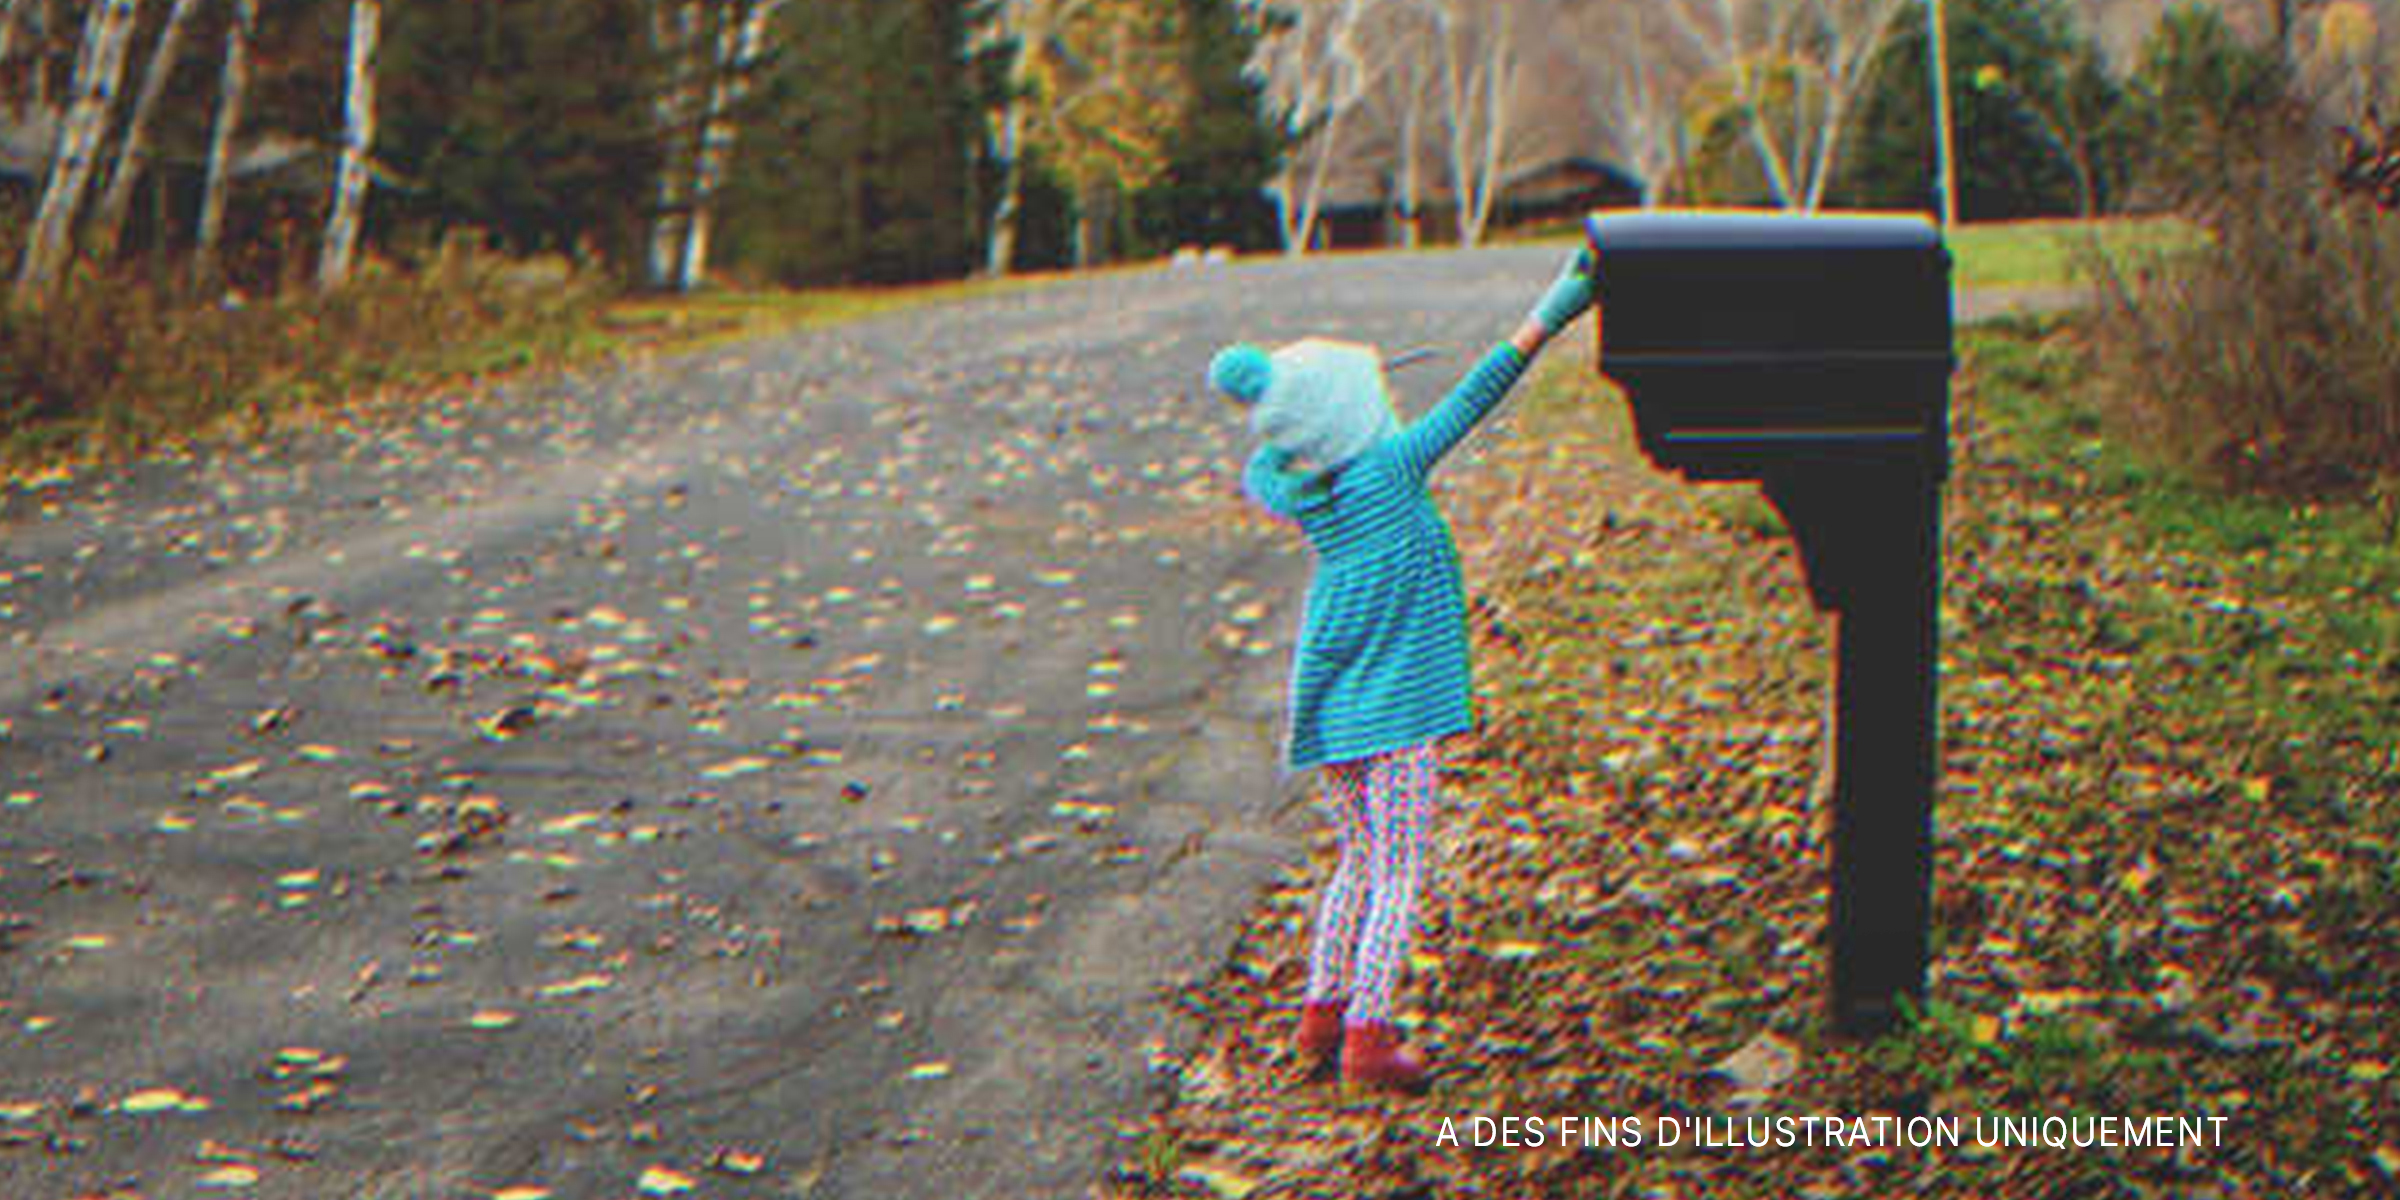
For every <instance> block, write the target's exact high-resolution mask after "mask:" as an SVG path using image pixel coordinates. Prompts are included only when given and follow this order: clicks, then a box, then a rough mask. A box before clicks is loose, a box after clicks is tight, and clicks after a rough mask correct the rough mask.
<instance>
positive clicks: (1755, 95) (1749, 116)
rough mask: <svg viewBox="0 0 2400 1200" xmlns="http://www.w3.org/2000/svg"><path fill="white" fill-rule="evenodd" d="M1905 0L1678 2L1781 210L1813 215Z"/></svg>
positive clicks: (1678, 12)
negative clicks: (1842, 140) (1851, 121)
mask: <svg viewBox="0 0 2400 1200" xmlns="http://www.w3.org/2000/svg"><path fill="white" fill-rule="evenodd" d="M1908 3H1909V0H1674V2H1673V3H1671V4H1670V5H1669V6H1668V9H1667V11H1668V12H1669V13H1671V14H1672V15H1673V16H1674V17H1675V19H1676V20H1677V21H1678V23H1679V24H1680V25H1681V26H1682V28H1683V30H1684V32H1685V34H1686V36H1688V37H1689V38H1690V39H1691V43H1692V45H1693V46H1694V47H1695V48H1696V49H1698V50H1699V51H1700V53H1701V54H1702V56H1703V58H1704V59H1705V61H1706V62H1707V64H1708V66H1709V67H1710V69H1711V70H1712V71H1714V72H1715V73H1716V74H1717V76H1718V77H1719V79H1720V80H1721V81H1722V83H1723V85H1724V87H1725V89H1726V93H1727V96H1728V98H1729V103H1730V104H1731V106H1732V108H1733V110H1734V111H1733V113H1732V116H1733V117H1734V119H1736V120H1738V121H1740V122H1741V124H1742V129H1743V132H1744V137H1745V139H1746V140H1747V141H1748V143H1749V145H1750V148H1751V149H1752V151H1754V152H1755V153H1756V154H1757V156H1758V162H1759V167H1760V169H1761V170H1762V171H1764V172H1765V174H1766V178H1767V186H1768V188H1769V189H1770V190H1771V191H1772V192H1773V193H1774V197H1775V200H1776V202H1777V203H1778V204H1781V205H1784V206H1786V207H1793V208H1800V209H1803V210H1806V211H1812V212H1813V211H1815V210H1816V208H1817V207H1818V206H1819V205H1820V204H1822V203H1823V202H1824V198H1825V188H1826V185H1827V184H1828V183H1830V182H1831V181H1832V178H1833V168H1834V164H1835V161H1836V158H1837V156H1838V153H1839V151H1840V149H1841V137H1842V133H1843V131H1844V129H1845V127H1846V126H1847V125H1848V123H1849V118H1850V110H1851V107H1852V106H1853V105H1854V104H1855V103H1856V102H1857V100H1858V98H1859V97H1860V96H1861V95H1863V94H1864V93H1865V92H1866V89H1867V85H1868V84H1869V83H1871V82H1872V76H1873V73H1874V68H1875V64H1876V61H1877V59H1878V53H1877V52H1878V51H1879V50H1881V49H1882V47H1883V43H1884V39H1885V38H1886V37H1887V36H1889V34H1890V32H1891V29H1892V26H1893V24H1894V20H1895V18H1896V17H1897V16H1898V15H1899V13H1900V12H1901V10H1902V9H1903V8H1905V7H1906V6H1907V4H1908Z"/></svg>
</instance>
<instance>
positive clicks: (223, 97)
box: [192, 0, 258, 282]
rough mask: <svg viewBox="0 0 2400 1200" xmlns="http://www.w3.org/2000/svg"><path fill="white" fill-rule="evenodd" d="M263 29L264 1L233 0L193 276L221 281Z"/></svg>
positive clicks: (219, 84) (226, 29) (195, 249)
mask: <svg viewBox="0 0 2400 1200" xmlns="http://www.w3.org/2000/svg"><path fill="white" fill-rule="evenodd" d="M257 26H258V0H233V21H232V22H231V23H230V24H228V25H227V26H226V27H225V69H224V72H223V74H222V75H221V76H220V77H219V79H218V83H217V116H216V121H215V122H214V125H213V126H212V128H211V129H210V130H209V135H208V173H207V177H206V179H205V181H204V182H203V183H202V184H201V188H200V229H199V233H198V236H197V237H196V238H195V241H196V242H197V245H196V247H195V248H194V250H193V261H192V268H193V275H194V276H195V277H196V278H198V279H200V280H201V281H203V282H207V281H210V280H213V279H215V278H216V274H217V243H218V241H219V240H220V239H221V238H222V237H223V236H224V232H225V200H226V192H227V188H228V177H229V176H230V175H231V174H232V169H233V139H234V135H235V133H236V132H238V131H239V130H240V128H241V124H242V101H243V100H244V99H245V94H246V93H247V92H248V91H249V89H250V34H251V32H252V31H253V30H254V29H256V28H257Z"/></svg>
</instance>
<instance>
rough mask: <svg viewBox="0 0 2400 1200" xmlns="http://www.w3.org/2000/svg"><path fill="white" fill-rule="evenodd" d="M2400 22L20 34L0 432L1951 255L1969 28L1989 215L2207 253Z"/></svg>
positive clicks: (717, 17) (2257, 5) (1094, 10)
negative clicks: (1076, 285) (896, 318)
mask: <svg viewBox="0 0 2400 1200" xmlns="http://www.w3.org/2000/svg"><path fill="white" fill-rule="evenodd" d="M2395 2H2396V0H2226V2H2225V3H2222V4H2201V3H2188V2H2187V3H2178V4H2172V5H2167V6H2163V7H2162V6H2160V5H2157V4H2154V3H2148V2H2147V0H2143V2H2139V3H2137V2H2135V0H2126V2H2125V3H2111V4H2101V5H2085V4H2073V3H2068V2H2066V0H1944V4H1943V5H1942V6H1941V7H1940V8H1939V9H1938V10H1937V9H1936V8H1935V7H1934V6H1932V5H1931V4H1929V3H1927V2H1926V0H1506V2H1503V0H512V2H511V3H508V4H481V5H459V4H432V3H425V2H424V0H277V2H275V3H265V2H263V0H0V258H4V259H5V261H7V262H8V263H10V264H11V266H12V276H11V283H10V285H9V288H8V292H9V301H8V303H7V304H6V305H5V306H4V307H0V433H4V434H5V435H6V438H7V441H8V443H9V445H8V450H9V452H10V454H11V455H12V456H17V457H22V456H23V455H24V454H25V453H26V452H27V451H28V449H29V448H30V452H31V453H32V454H33V455H35V456H37V457H38V456H39V455H41V454H44V453H47V452H48V448H53V447H55V446H58V445H61V444H67V443H81V442H84V441H87V440H89V437H90V435H92V434H93V433H95V432H97V433H98V435H99V437H100V440H101V441H103V442H108V443H124V442H130V443H134V444H142V443H146V442H149V441H152V440H155V439H157V438H161V437H167V438H173V437H181V436H185V435H187V434H190V433H193V432H196V431H198V430H200V429H203V428H205V427H208V426H210V425H211V424H212V423H214V422H216V421H217V420H219V419H220V418H223V417H226V416H228V415H234V416H244V415H245V414H248V415H249V416H250V417H254V416H255V415H256V414H257V413H258V412H260V411H261V410H262V409H263V408H265V407H269V406H271V405H272V404H273V403H274V398H275V397H276V396H278V395H281V394H283V393H285V392H288V391H290V390H291V389H292V388H293V387H295V386H299V387H301V388H303V389H304V390H309V391H313V392H321V393H325V394H333V395H338V394H341V393H343V392H344V391H346V390H354V389H357V388H371V387H373V386H375V385H377V384H379V383H380V382H383V381H385V380H388V379H390V378H392V377H394V376H395V375H405V374H407V373H409V371H411V370H413V369H415V368H413V367H410V366H409V365H408V364H410V363H422V362H432V363H437V364H448V363H451V362H454V361H455V360H457V359H458V358H459V357H460V356H461V355H462V354H463V355H464V356H465V358H466V359H467V360H468V361H470V362H480V361H483V360H485V359H487V358H490V357H492V356H493V354H494V353H495V352H494V351H492V350H490V349H489V347H490V346H492V345H498V346H500V347H502V349H501V350H500V351H498V352H497V353H498V354H499V356H500V357H501V358H503V359H507V360H512V361H513V360H514V359H515V358H518V357H523V356H524V354H526V353H534V352H530V351H525V350H524V349H523V347H526V346H540V345H545V344H549V343H553V342H557V341H559V340H562V339H572V338H574V337H577V336H580V332H579V331H581V330H585V329H588V328H589V326H590V322H591V314H592V313H593V312H594V311H595V305H596V304H597V303H598V302H599V301H601V300H604V299H606V298H607V297H611V296H617V295H622V294H624V293H625V292H628V291H653V292H660V293H665V294H669V295H677V294H685V293H691V292H694V291H697V290H699V289H701V288H703V287H705V286H708V285H711V284H716V285H725V286H729V287H732V288H735V289H741V288H756V287H783V288H792V287H817V286H826V285H855V284H869V285H886V284H898V283H912V282H920V281H928V280H941V279H958V278H964V277H968V276H974V275H985V276H999V275H1005V274H1008V273H1010V272H1012V271H1023V270H1044V269H1060V268H1081V267H1088V266H1095V265H1100V264H1105V263H1109V262H1119V261H1135V260H1142V259H1146V258H1154V257H1158V256H1162V255H1165V254H1168V253H1170V252H1173V251H1176V250H1178V249H1182V248H1186V247H1198V246H1206V247H1226V248H1231V249H1233V250H1236V251H1244V252H1257V251H1272V250H1276V249H1281V250H1283V251H1285V252H1287V253H1306V252H1308V251H1309V250H1311V249H1313V248H1317V247H1319V246H1322V245H1324V244H1327V242H1328V241H1329V238H1328V236H1327V233H1326V230H1327V228H1328V226H1329V224H1330V222H1329V220H1328V218H1329V216H1330V215H1332V214H1335V213H1337V212H1340V213H1343V214H1346V219H1347V220H1348V221H1349V223H1350V226H1349V227H1350V228H1352V229H1356V228H1359V227H1360V217H1361V215H1362V214H1364V215H1365V216H1366V217H1367V218H1368V219H1369V227H1371V228H1374V229H1378V230H1380V231H1381V232H1380V233H1379V234H1378V235H1377V236H1381V237H1385V238H1388V239H1389V240H1390V241H1392V242H1394V243H1397V244H1404V245H1416V244H1420V243H1427V242H1456V243H1459V244H1464V245H1472V244H1475V243H1476V242H1478V241H1481V240H1483V239H1484V238H1486V237H1487V236H1490V235H1491V234H1492V233H1494V232H1495V231H1496V230H1497V228H1498V224H1497V223H1498V222H1504V221H1505V220H1506V217H1507V213H1508V206H1507V205H1505V204H1503V203H1502V200H1503V197H1504V196H1507V195H1508V194H1509V192H1510V188H1511V187H1512V186H1513V185H1516V184H1519V183H1521V182H1523V181H1525V180H1527V179H1529V178H1533V177H1536V176H1537V175H1538V173H1539V172H1541V171H1543V170H1545V169H1548V168H1550V167H1552V166H1555V165H1558V164H1562V163H1565V164H1572V165H1575V166H1577V168H1578V169H1582V170H1586V171H1592V170H1597V171H1603V172H1607V173H1611V174H1613V175H1614V177H1616V178H1618V179H1621V180H1624V181H1626V182H1627V183H1628V184H1629V185H1630V189H1631V190H1630V194H1631V195H1634V196H1636V197H1638V199H1639V200H1640V202H1643V203H1677V204H1758V205H1770V206H1779V207H1790V208H1796V209H1804V210H1813V209H1817V208H1820V207H1833V208H1843V207H1870V208H1897V209H1919V210H1923V211H1938V210H1939V209H1940V207H1941V195H1940V191H1939V188H1938V184H1937V170H1936V146H1937V145H1938V139H1937V138H1936V136H1935V130H1936V120H1935V112H1936V106H1935V104H1934V102H1933V101H1934V95H1935V89H1934V88H1933V86H1932V80H1933V79H1934V78H1935V77H1936V76H1937V74H1940V72H1939V71H1937V69H1936V66H1937V64H1936V63H1935V62H1934V61H1933V58H1932V56H1931V55H1930V54H1929V49H1930V48H1931V42H1930V40H1929V38H1928V36H1927V33H1928V18H1929V16H1930V14H1931V13H1933V12H1935V11H1940V12H1942V13H1943V14H1944V21H1945V31H1946V37H1945V39H1944V44H1945V46H1946V49H1947V51H1948V54H1947V61H1946V67H1947V78H1948V80H1949V86H1948V88H1947V91H1946V93H1945V94H1946V95H1947V97H1948V100H1949V109H1950V122H1949V123H1950V125H1951V127H1952V128H1953V129H1954V131H1955V144H1956V153H1955V155H1954V161H1955V164H1956V173H1957V178H1956V186H1955V189H1954V191H1955V194H1954V199H1955V201H1956V208H1957V212H1958V214H1959V215H1960V216H1961V217H1962V218H1965V219H1969V220H1986V219H1999V218H2015V217H2037V216H2062V215H2079V216H2086V217H2090V216H2102V215H2111V214H2118V213H2126V212H2141V213H2157V212H2174V213H2183V214H2185V215H2194V216H2196V217H2197V218H2198V219H2201V220H2203V221H2204V222H2205V221H2209V220H2214V219H2215V218H2214V217H2212V216H2211V215H2210V211H2213V212H2215V213H2217V214H2219V215H2222V213H2223V212H2224V211H2226V210H2225V208H2224V206H2223V205H2222V204H2221V203H2218V200H2220V199H2221V198H2222V197H2223V196H2224V195H2226V194H2227V186H2228V185H2229V184H2231V183H2234V182H2238V180H2239V178H2240V177H2244V176H2246V175H2256V174H2258V172H2259V171H2261V170H2267V171H2269V172H2270V173H2272V174H2274V175H2275V182H2274V183H2273V185H2272V186H2273V187H2274V188H2276V189H2281V191H2283V192H2291V193H2292V194H2298V192H2297V191H2295V189H2301V190H2305V188H2311V187H2320V186H2321V185H2322V184H2323V176H2324V174H2325V172H2324V169H2323V168H2324V167H2325V166H2326V165H2327V164H2325V163H2324V162H2322V161H2319V160H2322V159H2324V158H2325V157H2326V156H2327V153H2328V152H2329V151H2330V150H2331V149H2332V148H2334V147H2335V146H2336V145H2337V135H2338V134H2340V133H2341V131H2342V130H2344V129H2345V128H2348V129H2351V130H2352V136H2354V137H2364V136H2368V135H2374V136H2380V134H2381V130H2380V127H2379V126H2378V125H2377V124H2376V122H2375V120H2374V119H2373V114H2374V113H2375V111H2376V104H2377V102H2378V101H2379V100H2381V99H2383V96H2382V95H2381V93H2382V90H2383V84H2382V81H2383V80H2384V79H2386V78H2388V77H2389V74H2390V70H2389V68H2390V66H2391V55H2392V49H2393V48H2392V44H2391V39H2389V38H2388V37H2386V35H2385V33H2384V30H2385V28H2386V27H2387V26H2388V25H2389V24H2390V20H2391V17H2392V14H2391V13H2390V12H2389V11H2388V8H2389V6H2390V5H2392V4H2393V3H2395ZM2144 21H2147V22H2148V24H2147V25H2146V26H2144V25H2143V24H2142V22H2144ZM2361 130H2363V131H2365V132H2364V133H2360V132H2358V131H2361ZM2278 147H2280V148H2281V149H2277V148H2278ZM2270 150H2273V151H2275V152H2274V153H2269V152H2268V151H2270ZM2212 198H2215V199H2212ZM2211 204H2216V205H2217V207H2216V208H2215V209H2214V210H2210V211H2203V210H2209V206H2210V205H2211ZM2328 211H2330V210H2328ZM2359 244H2361V245H2364V244H2365V243H2363V242H2361V243H2359ZM2331 269H2332V270H2334V271H2335V273H2336V274H2337V276H2342V277H2347V276H2348V275H2351V274H2356V272H2355V271H2352V270H2351V268H2350V267H2346V266H2345V267H2339V268H2331ZM2244 270H2245V271H2248V270H2249V268H2244ZM2361 328H2362V329H2364V328H2365V326H2361ZM2211 336H2213V335H2211ZM2370 341H2371V339H2370ZM2147 357H2148V358H2150V359H2156V358H2157V357H2158V356H2157V355H2156V354H2150V355H2148V356H2147ZM2377 361H2380V360H2379V359H2378V360H2377ZM2302 366H2305V364H2302ZM2381 369H2382V368H2381V367H2376V368H2375V370H2376V371H2380V370H2381ZM2342 370H2343V372H2344V373H2347V374H2350V375H2356V374H2357V372H2355V371H2351V370H2350V368H2348V367H2344V368H2342ZM2303 383H2305V381H2303ZM2210 386H2212V387H2213V386H2214V385H2213V384H2212V385H2210ZM2251 390H2253V391H2255V389H2254V388H2253V389H2251ZM2303 390H2306V389H2305V387H2304V388H2303ZM2320 390H2321V389H2320ZM2287 407H2288V406H2287ZM245 419H248V417H245Z"/></svg>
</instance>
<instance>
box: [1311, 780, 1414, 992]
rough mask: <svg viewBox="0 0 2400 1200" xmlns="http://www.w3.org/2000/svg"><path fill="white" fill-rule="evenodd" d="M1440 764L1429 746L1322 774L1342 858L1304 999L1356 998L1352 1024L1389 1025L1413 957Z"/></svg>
mask: <svg viewBox="0 0 2400 1200" xmlns="http://www.w3.org/2000/svg"><path fill="white" fill-rule="evenodd" d="M1438 769H1439V764H1437V763H1436V762H1435V760H1434V755H1433V747H1432V746H1430V745H1424V746H1411V747H1409V748H1408V749H1406V750H1395V751H1391V752H1389V753H1385V754H1377V755H1374V756H1372V757H1370V758H1364V759H1355V760H1352V761H1349V762H1339V763H1329V764H1327V765H1326V766H1325V768H1324V776H1323V785H1324V786H1323V791H1324V800H1325V804H1326V807H1328V808H1330V809H1332V810H1333V817H1334V832H1335V836H1336V840H1337V843H1338V844H1339V845H1340V847H1341V861H1340V863H1339V864H1337V865H1336V866H1335V867H1334V870H1333V878H1331V879H1329V880H1327V881H1326V883H1325V892H1324V895H1323V896H1322V897H1321V898H1320V900H1319V902H1318V906H1317V930H1316V943H1315V945H1314V946H1312V947H1311V948H1310V951H1309V956H1308V998H1309V999H1310V1000H1330V999H1334V998H1336V997H1340V996H1343V995H1347V996H1348V997H1349V998H1350V1003H1349V1010H1348V1013H1347V1017H1348V1019H1349V1020H1350V1021H1352V1022H1359V1021H1388V1020H1390V1019H1391V1015H1392V988H1393V985H1394V984H1396V983H1397V982H1398V981H1399V978H1400V966H1401V964H1402V963H1403V962H1405V961H1407V958H1408V941H1409V937H1410V935H1411V934H1412V933H1413V932H1414V927H1415V924H1416V916H1417V888H1418V885H1419V883H1420V882H1421V880H1422V878H1423V876H1424V872H1425V847H1426V841H1427V828H1426V826H1427V824H1428V822H1429V821H1430V819H1431V817H1432V815H1433V798H1434V789H1435V787H1436V785H1437V782H1438V777H1437V771H1438Z"/></svg>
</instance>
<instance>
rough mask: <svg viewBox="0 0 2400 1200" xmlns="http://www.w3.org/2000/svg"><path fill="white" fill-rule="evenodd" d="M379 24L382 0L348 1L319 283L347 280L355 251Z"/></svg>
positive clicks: (370, 144) (370, 141)
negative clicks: (335, 158)
mask: <svg viewBox="0 0 2400 1200" xmlns="http://www.w3.org/2000/svg"><path fill="white" fill-rule="evenodd" d="M382 25H383V0H350V56H349V63H348V68H347V71H346V73H345V74H346V78H347V80H348V82H347V84H346V86H345V87H344V88H343V95H344V96H345V99H344V101H343V104H342V157H341V164H340V166H339V167H338V168H337V170H336V173H335V176H334V183H333V206H332V212H331V214H330V215H328V216H327V217H326V220H325V245H324V248H323V253H321V254H320V255H319V256H318V258H317V283H318V285H319V286H321V287H329V288H332V287H340V286H341V285H343V284H344V283H347V282H349V279H350V267H351V264H352V262H353V261H354V260H355V259H356V258H357V255H358V230H359V224H360V220H361V218H362V217H363V216H364V215H365V210H366V204H367V182H368V180H367V155H368V154H369V153H370V152H371V151H372V150H373V149H374V147H375V47H376V41H377V39H378V37H379V35H380V33H381V30H382Z"/></svg>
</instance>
